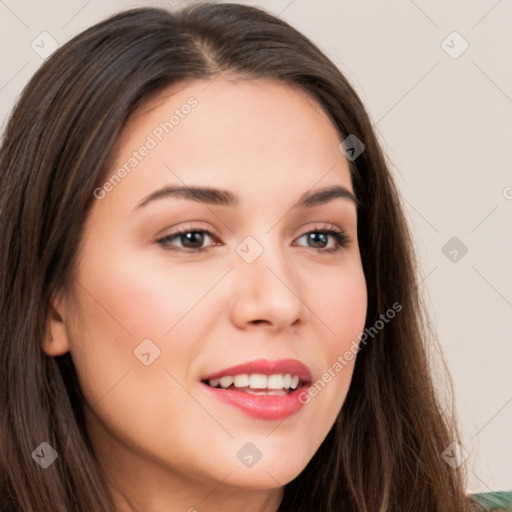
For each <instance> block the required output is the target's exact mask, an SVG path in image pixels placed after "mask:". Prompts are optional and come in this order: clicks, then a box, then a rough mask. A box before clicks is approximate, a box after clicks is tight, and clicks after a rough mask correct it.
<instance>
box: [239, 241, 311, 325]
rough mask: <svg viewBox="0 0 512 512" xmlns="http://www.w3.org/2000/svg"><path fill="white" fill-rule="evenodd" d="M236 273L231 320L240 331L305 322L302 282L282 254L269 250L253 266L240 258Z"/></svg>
mask: <svg viewBox="0 0 512 512" xmlns="http://www.w3.org/2000/svg"><path fill="white" fill-rule="evenodd" d="M233 274H234V275H233V280H234V285H233V291H234V292H233V298H232V300H231V317H232V321H233V323H234V324H235V325H236V326H237V327H238V328H240V329H248V328H254V327H255V326H256V325H262V326H265V328H266V329H268V330H272V331H279V330H283V329H286V328H288V327H296V326H297V325H298V324H299V323H300V322H301V321H303V320H304V317H303V315H304V314H305V313H306V310H307V308H306V306H305V304H304V302H303V300H304V299H303V298H302V297H301V296H300V290H298V289H297V288H298V287H299V284H300V283H299V282H298V279H297V277H296V275H295V274H294V272H293V269H292V268H290V262H289V261H286V257H285V255H284V254H282V251H278V250H273V251H270V249H269V248H268V247H266V248H264V250H263V252H262V254H260V255H259V256H258V257H257V258H256V260H254V261H253V262H252V263H249V262H248V261H246V260H244V259H243V258H242V257H239V256H237V261H236V264H235V269H234V272H233Z"/></svg>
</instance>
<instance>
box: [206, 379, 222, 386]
mask: <svg viewBox="0 0 512 512" xmlns="http://www.w3.org/2000/svg"><path fill="white" fill-rule="evenodd" d="M208 384H210V386H211V387H212V388H216V387H217V386H218V385H219V384H220V379H210V380H209V381H208Z"/></svg>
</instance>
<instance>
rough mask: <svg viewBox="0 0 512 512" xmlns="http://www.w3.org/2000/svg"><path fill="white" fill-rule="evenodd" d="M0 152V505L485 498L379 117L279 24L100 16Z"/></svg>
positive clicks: (217, 16) (256, 13)
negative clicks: (434, 348) (471, 466)
mask: <svg viewBox="0 0 512 512" xmlns="http://www.w3.org/2000/svg"><path fill="white" fill-rule="evenodd" d="M0 169H1V178H0V179H1V191H2V192H1V194H2V196H1V198H2V199H1V214H0V215H1V225H2V229H3V231H4V245H3V250H2V251H1V260H0V263H1V265H0V268H1V270H0V272H1V279H2V280H1V290H2V300H1V305H2V321H3V329H2V335H1V340H2V341H1V343H2V345H1V350H2V371H1V377H0V378H1V379H2V381H1V404H2V414H1V419H0V421H1V435H2V447H3V449H2V455H1V458H0V460H1V469H0V474H1V491H0V492H1V498H2V507H1V510H2V511H11V510H16V511H18V510H20V511H21V510H23V511H25V510H37V511H49V510H52V511H53V510H57V511H80V512H83V511H100V510H101V511H117V512H121V511H123V512H124V511H131V510H140V511H145V512H151V511H156V510H166V511H171V512H172V511H175V510H189V511H194V510H198V511H203V510H204V511H216V510H226V511H229V510H240V509H242V510H247V511H256V510H257V511H276V510H279V511H288V510H294V511H297V510H299V511H312V510H329V511H335V510H336V511H338V510H339V511H348V510H354V511H356V510H357V511H368V512H369V511H377V510H379V511H395V510H396V511H403V510H415V511H429V512H432V511H436V510H439V511H440V510H449V511H455V510H457V511H469V510H479V509H478V508H477V505H476V503H475V500H473V499H471V498H470V497H467V496H466V495H465V492H464V489H465V476H464V473H463V467H464V466H463V465H462V464H461V463H460V462H457V463H453V460H450V462H451V463H448V462H447V456H446V453H454V452H456V451H457V449H458V446H459V445H458V444H457V440H458V439H459V434H458V431H457V427H456V424H455V421H454V411H453V409H452V410H450V411H447V410H445V408H444V407H443V404H442V403H441V401H440V399H439V398H438V397H437V395H436V391H435V389H434V386H433V383H432V378H431V376H430V372H429V366H428V358H427V347H429V346H430V344H432V343H434V339H433V337H431V336H430V337H429V336H428V332H429V331H428V323H427V322H426V320H425V317H424V315H423V306H422V303H421V297H420V296H419V293H418V288H417V282H416V281H415V262H414V253H413V249H412V246H411V239H410V236H409V232H408V229H407V226H406V223H405V220H404V215H403V212H402V209H401V206H400V200H399V195H398V192H397V190H396V188H395V185H394V183H393V180H392V177H391V175H390V173H389V171H388V168H387V166H386V163H385V159H384V156H383V154H382V151H381V149H380V147H379V145H378V143H377V140H376V137H375V134H374V132H373V128H372V124H371V122H370V120H369V118H368V115H367V114H366V112H365V110H364V107H363V105H362V104H361V102H360V100H359V98H358V97H357V95H356V93H355V92H354V91H353V89H352V88H351V86H350V85H349V83H348V82H347V80H346V79H345V78H344V77H343V76H342V75H341V73H340V72H339V70H338V69H337V68H336V67H335V66H334V65H333V64H332V63H331V62H330V61H329V60H328V59H327V58H326V57H325V56H324V55H323V54H322V53H321V52H320V51H319V50H318V49H317V48H316V47H315V46H314V45H313V44H312V43H311V42H310V41H308V40H307V39H306V38H305V37H304V36H303V35H301V34H299V33H298V32H297V31H296V30H294V29H293V28H291V27H290V26H289V25H287V24H286V23H285V22H283V21H281V20H279V19H277V18H275V17H273V16H271V15H269V14H267V13H266V12H264V11H262V10H259V9H256V8H251V7H247V6H242V5H236V4H217V5H208V4H199V5H196V6H194V7H188V8H185V9H183V10H181V11H179V12H175V13H170V12H167V11H165V10H162V9H156V8H143V9H134V10H131V11H126V12H123V13H121V14H118V15H116V16H114V17H112V18H110V19H108V20H106V21H104V22H102V23H99V24H97V25H96V26H93V27H92V28H90V29H88V30H86V31H85V32H83V33H82V34H79V35H78V36H77V37H75V38H74V39H73V40H71V41H70V42H68V43H67V44H66V45H64V46H63V47H61V48H60V49H59V50H57V51H56V52H55V53H54V54H53V55H52V56H51V57H50V58H49V59H48V60H47V61H46V62H45V63H44V64H43V66H42V67H41V69H40V70H39V71H38V72H37V73H36V75H35V76H34V77H33V79H32V80H31V81H30V83H29V84H28V86H27V87H26V89H25V90H24V92H23V95H22V97H21V99H20V100H19V102H18V104H17V106H16V108H15V110H14V112H13V115H12V117H11V119H10V121H9V124H8V126H7V129H6V134H5V138H4V141H3V147H2V153H1V160H0ZM284 192H286V193H284ZM300 241H302V243H299V242H300ZM446 450H448V452H447V451H446ZM452 458H453V457H452Z"/></svg>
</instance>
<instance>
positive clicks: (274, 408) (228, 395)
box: [201, 382, 308, 420]
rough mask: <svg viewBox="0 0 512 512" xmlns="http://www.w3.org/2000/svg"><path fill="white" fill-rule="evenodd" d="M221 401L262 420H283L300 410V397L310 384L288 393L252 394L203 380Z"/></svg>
mask: <svg viewBox="0 0 512 512" xmlns="http://www.w3.org/2000/svg"><path fill="white" fill-rule="evenodd" d="M201 385H203V386H204V387H206V388H207V389H208V390H209V392H210V393H212V395H213V396H214V397H215V398H216V399H217V400H220V401H221V402H224V403H226V404H229V405H232V406H234V407H236V408H238V409H240V410H242V411H243V412H245V413H247V414H249V415H250V416H253V417H255V418H258V419H260V420H282V419H284V418H287V417H288V416H291V415H292V414H295V413H296V412H298V411H299V410H300V409H301V408H302V406H303V405H304V404H303V403H302V402H301V401H300V400H299V397H300V395H301V393H304V391H306V390H307V388H308V384H305V385H303V386H301V387H300V388H297V389H296V390H294V391H292V392H291V393H290V394H288V395H281V396H276V395H251V394H250V393H245V392H243V391H233V390H231V389H222V388H212V387H211V386H208V384H205V383H204V382H201Z"/></svg>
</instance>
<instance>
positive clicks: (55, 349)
mask: <svg viewBox="0 0 512 512" xmlns="http://www.w3.org/2000/svg"><path fill="white" fill-rule="evenodd" d="M65 319H66V315H65V310H64V303H63V301H62V300H61V297H60V296H59V297H56V298H55V299H54V300H52V303H51V306H50V311H49V313H48V320H47V332H46V335H45V337H44V339H43V341H42V349H43V351H44V352H45V353H46V354H47V355H49V356H61V355H63V354H65V353H66V352H68V351H69V349H70V343H69V336H68V329H67V327H68V326H67V324H66V321H65Z"/></svg>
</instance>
